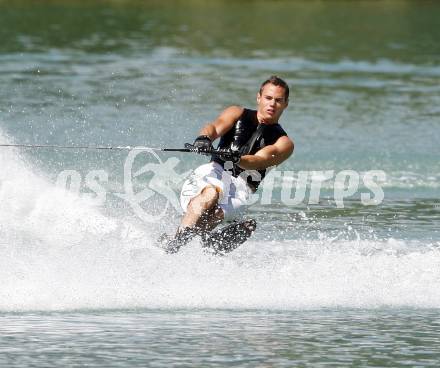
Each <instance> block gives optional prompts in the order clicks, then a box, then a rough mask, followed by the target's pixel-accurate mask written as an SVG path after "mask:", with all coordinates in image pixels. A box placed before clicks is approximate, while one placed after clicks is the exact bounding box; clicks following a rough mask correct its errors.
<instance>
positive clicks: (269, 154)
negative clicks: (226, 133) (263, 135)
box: [238, 136, 294, 170]
mask: <svg viewBox="0 0 440 368" xmlns="http://www.w3.org/2000/svg"><path fill="white" fill-rule="evenodd" d="M293 149H294V144H293V141H292V140H291V139H290V138H289V137H287V136H282V137H280V138H278V140H277V141H276V142H275V143H274V144H271V145H269V146H266V147H264V148H262V149H261V150H259V151H258V152H257V153H255V154H254V155H245V156H242V157H241V160H240V162H239V163H238V166H240V167H241V168H242V169H245V170H264V169H267V168H268V167H271V166H276V165H279V164H281V163H282V162H283V161H285V160H287V159H288V158H289V156H290V155H291V154H292V153H293Z"/></svg>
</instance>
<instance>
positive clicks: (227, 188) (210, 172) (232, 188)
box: [180, 162, 252, 220]
mask: <svg viewBox="0 0 440 368" xmlns="http://www.w3.org/2000/svg"><path fill="white" fill-rule="evenodd" d="M208 185H212V186H214V187H215V188H216V189H217V190H218V192H219V193H220V197H219V201H218V205H219V207H220V208H221V209H222V210H223V213H224V215H225V219H226V220H230V219H233V218H236V217H239V216H240V215H241V214H242V212H243V211H244V210H245V208H246V204H247V201H248V199H249V196H250V195H251V194H252V192H251V190H250V188H249V187H248V185H247V184H246V181H245V180H244V179H243V178H241V177H238V178H236V177H234V176H232V175H231V173H230V172H228V171H225V170H224V169H223V167H222V166H221V165H220V164H218V163H217V162H210V163H208V164H205V165H202V166H199V167H198V168H197V169H195V170H194V171H193V172H192V173H191V175H190V176H189V177H188V179H187V180H186V181H185V183H184V184H183V187H182V192H181V193H180V205H181V206H182V208H183V210H184V211H185V212H186V210H187V207H188V204H189V202H190V201H191V199H193V198H194V197H196V196H198V195H199V194H200V193H201V192H202V190H203V189H204V188H205V187H206V186H208Z"/></svg>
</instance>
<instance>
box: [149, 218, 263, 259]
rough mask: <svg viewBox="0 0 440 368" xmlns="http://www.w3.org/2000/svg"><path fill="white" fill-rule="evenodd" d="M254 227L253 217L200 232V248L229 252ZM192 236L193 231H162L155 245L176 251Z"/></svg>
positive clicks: (211, 251)
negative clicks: (213, 229)
mask: <svg viewBox="0 0 440 368" xmlns="http://www.w3.org/2000/svg"><path fill="white" fill-rule="evenodd" d="M256 228H257V222H256V221H255V220H253V219H248V220H243V221H234V222H232V223H231V224H228V225H226V226H224V227H222V228H221V229H218V230H215V231H211V232H209V233H205V234H202V235H201V240H202V248H203V249H204V250H205V251H207V252H209V253H212V254H215V255H224V254H226V253H230V252H232V251H233V250H235V249H237V248H238V247H239V246H240V245H242V244H243V243H245V242H246V240H248V239H249V238H250V237H251V235H252V234H253V232H254V231H255V229H256ZM194 236H195V234H194V233H193V232H192V233H188V234H186V233H185V232H184V233H182V234H179V235H178V236H174V237H172V236H169V235H167V234H165V233H164V234H162V235H161V236H160V237H159V239H158V240H157V242H156V246H157V247H158V248H161V249H163V250H164V251H165V252H166V253H177V252H178V251H179V249H180V247H181V246H183V245H185V244H186V243H187V242H188V241H189V240H190V239H191V238H192V237H194Z"/></svg>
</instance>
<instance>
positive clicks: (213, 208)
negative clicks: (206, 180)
mask: <svg viewBox="0 0 440 368" xmlns="http://www.w3.org/2000/svg"><path fill="white" fill-rule="evenodd" d="M219 197H220V196H219V193H218V191H217V190H216V188H215V187H213V186H212V185H209V186H207V187H205V188H204V189H203V190H202V191H201V193H200V194H199V195H198V196H196V197H194V198H193V199H192V200H191V201H190V203H189V204H188V208H187V210H186V213H185V215H184V216H183V218H182V221H181V223H180V226H179V228H178V229H177V233H176V235H175V237H174V239H173V240H171V241H170V242H169V243H168V244H167V252H169V253H176V252H177V251H178V250H179V248H180V247H181V246H183V245H185V244H186V243H188V242H189V241H190V240H191V239H192V238H193V237H194V236H195V235H197V234H200V235H202V234H204V233H206V232H208V231H211V230H212V229H214V228H215V227H216V226H217V225H218V224H219V223H220V222H222V220H223V218H224V213H223V210H222V209H221V208H220V207H218V200H219Z"/></svg>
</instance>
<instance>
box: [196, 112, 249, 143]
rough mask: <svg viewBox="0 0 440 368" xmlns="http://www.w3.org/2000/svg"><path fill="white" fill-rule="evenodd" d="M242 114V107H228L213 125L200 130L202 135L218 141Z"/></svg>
mask: <svg viewBox="0 0 440 368" xmlns="http://www.w3.org/2000/svg"><path fill="white" fill-rule="evenodd" d="M242 113H243V108H242V107H240V106H230V107H228V108H227V109H225V110H224V111H223V112H222V113H221V114H220V115H219V116H218V117H217V119H215V120H214V121H213V122H212V123H208V124H206V125H205V126H204V127H203V128H202V129H201V130H200V135H207V136H208V137H209V138H211V140H212V141H214V140H216V139H217V138H218V137H221V136H222V135H224V134H225V133H226V132H228V131H229V130H230V129H231V128H232V127H233V126H234V124H235V122H236V121H237V120H238V119H239V118H240V116H241V114H242Z"/></svg>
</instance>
